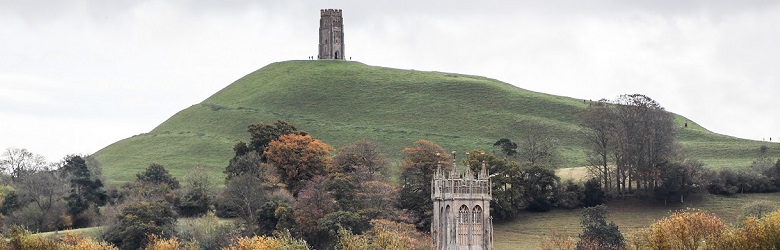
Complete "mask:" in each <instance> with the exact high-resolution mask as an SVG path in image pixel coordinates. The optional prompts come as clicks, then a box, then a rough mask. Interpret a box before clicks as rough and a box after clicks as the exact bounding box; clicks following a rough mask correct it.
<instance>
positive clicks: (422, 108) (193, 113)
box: [95, 60, 780, 183]
mask: <svg viewBox="0 0 780 250" xmlns="http://www.w3.org/2000/svg"><path fill="white" fill-rule="evenodd" d="M586 105H587V104H585V103H583V101H582V100H578V99H572V98H568V97H561V96H554V95H548V94H542V93H536V92H532V91H528V90H524V89H520V88H517V87H515V86H512V85H510V84H507V83H503V82H499V81H497V80H493V79H490V78H485V77H479V76H468V75H460V74H452V73H439V72H421V71H415V70H399V69H390V68H383V67H376V66H368V65H365V64H361V63H358V62H346V61H324V60H322V61H320V60H318V61H288V62H279V63H274V64H270V65H268V66H266V67H263V68H262V69H259V70H257V71H255V72H252V73H251V74H249V75H246V76H244V77H243V78H241V79H239V80H237V81H236V82H234V83H233V84H231V85H229V86H227V87H225V88H224V89H222V90H221V91H219V92H217V93H216V94H214V95H213V96H211V97H209V98H208V99H206V100H205V101H203V102H202V103H199V104H196V105H193V106H191V107H189V108H187V109H184V110H182V111H180V112H178V113H177V114H175V115H174V116H173V117H171V118H170V119H168V120H167V121H165V122H163V123H162V124H160V125H159V126H157V128H155V129H154V130H152V131H150V132H149V133H144V134H140V135H136V136H133V137H131V138H127V139H124V140H121V141H119V142H116V143H114V144H111V145H109V146H108V147H106V148H103V149H101V150H100V151H98V152H97V153H96V154H95V155H96V157H97V159H98V160H100V162H101V163H102V164H103V168H104V175H105V176H106V177H107V178H108V179H109V182H111V183H119V182H124V181H127V180H130V179H132V178H134V175H135V173H137V172H139V171H141V170H143V169H144V168H146V167H147V166H148V165H149V164H150V163H159V164H162V165H164V166H165V167H166V168H168V169H169V170H170V171H171V172H172V173H173V174H174V175H177V176H182V175H184V174H186V172H187V171H189V170H190V169H192V168H193V167H195V166H201V167H204V168H205V169H207V170H209V171H212V172H213V173H214V174H215V175H219V176H220V177H221V176H222V173H221V172H222V170H223V169H224V167H225V166H226V165H227V162H228V160H229V159H230V158H231V157H232V147H233V145H234V144H235V143H236V142H237V141H239V140H244V141H247V138H248V136H249V135H248V133H247V132H246V128H247V125H249V124H251V123H255V122H261V121H264V122H273V121H276V120H280V119H282V120H286V121H288V122H291V123H293V124H295V125H297V126H298V128H299V129H301V130H304V131H307V132H309V133H311V134H313V135H314V136H315V137H317V138H319V139H321V140H323V141H325V142H327V143H328V144H331V145H332V146H334V147H336V148H338V147H341V146H344V145H346V144H348V143H350V142H352V141H355V140H358V139H363V138H367V139H372V140H375V141H377V142H379V143H380V145H381V146H382V147H383V148H384V150H385V152H386V153H387V154H388V156H389V157H390V158H391V159H393V160H398V159H400V157H401V154H400V151H401V150H402V149H403V148H404V147H407V146H408V145H410V144H411V143H412V142H414V141H416V140H418V139H427V140H431V141H433V142H436V143H438V144H439V145H441V146H442V147H444V148H445V149H447V150H457V151H459V152H464V151H466V150H469V149H473V148H479V149H486V150H494V149H493V148H492V147H491V145H492V143H493V142H495V141H496V140H497V139H499V138H510V139H513V140H519V139H520V138H522V136H523V135H524V134H525V133H527V130H528V128H529V127H534V126H544V127H546V128H547V129H548V130H550V131H551V132H552V134H553V135H554V136H555V137H556V138H557V139H558V140H559V142H560V143H559V144H560V149H561V151H562V156H563V158H564V166H580V165H582V164H583V160H582V158H583V153H582V148H581V147H580V144H581V142H580V141H581V140H580V139H579V130H580V127H579V125H578V124H579V121H578V118H577V114H578V112H580V111H581V110H582V109H583V108H584V107H586ZM677 122H678V124H679V125H680V127H681V128H682V124H683V123H685V122H687V123H688V125H689V126H688V128H685V129H681V133H680V141H681V143H682V145H683V146H684V148H685V150H686V154H687V155H688V156H693V157H697V158H699V159H701V160H703V161H704V162H705V163H706V164H708V165H710V166H714V167H745V166H748V165H749V164H750V162H751V161H752V160H753V159H755V158H756V155H757V149H758V147H759V146H760V145H761V142H755V141H748V140H742V139H737V138H733V137H727V136H722V135H718V134H715V133H712V132H710V131H707V130H706V129H704V128H702V127H700V126H699V125H697V124H696V123H694V122H693V121H690V120H688V119H686V118H684V117H678V119H677ZM770 152H773V153H775V155H780V154H778V152H780V145H778V144H774V145H772V149H770Z"/></svg>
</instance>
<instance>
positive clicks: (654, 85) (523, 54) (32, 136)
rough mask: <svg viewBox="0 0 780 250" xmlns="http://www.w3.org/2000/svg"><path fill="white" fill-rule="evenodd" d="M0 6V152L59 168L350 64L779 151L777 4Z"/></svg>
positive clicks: (217, 0)
mask: <svg viewBox="0 0 780 250" xmlns="http://www.w3.org/2000/svg"><path fill="white" fill-rule="evenodd" d="M376 2H377V1H363V0H355V1H306V2H304V1H256V0H251V1H250V0H247V1H241V0H232V1H221V0H213V1H117V0H112V1H98V0H95V1H78V0H75V1H35V0H33V1H28V0H19V1H14V0H10V1H9V0H0V123H1V125H0V149H5V148H8V147H17V148H27V149H28V150H30V151H32V152H34V153H39V154H42V155H44V156H46V157H47V159H48V160H50V161H55V160H59V159H60V158H62V157H64V156H65V155H66V154H72V153H80V154H88V153H94V152H95V151H97V150H99V149H101V148H103V147H105V146H107V145H109V144H110V143H113V142H115V141H118V140H121V139H123V138H127V137H130V136H132V135H136V134H140V133H145V132H148V131H150V130H151V129H153V128H154V127H155V126H157V125H158V124H160V123H162V122H163V121H165V120H166V119H167V118H169V117H170V116H172V115H173V114H175V113H176V112H177V111H179V110H182V109H184V108H187V107H189V106H191V105H193V104H196V103H199V102H201V101H203V100H204V99H205V98H207V97H209V96H210V95H211V94H213V93H215V92H216V91H218V90H220V89H222V88H224V87H225V86H227V85H228V84H230V83H232V82H233V81H235V80H237V79H238V78H240V77H242V76H244V75H246V74H248V73H250V72H252V71H254V70H256V69H259V68H261V67H263V66H265V65H267V64H269V63H273V62H278V61H285V60H293V59H307V58H308V57H309V56H315V57H316V55H317V43H318V41H317V39H318V35H317V32H318V25H319V13H320V9H323V8H339V9H343V16H344V26H345V27H344V30H345V32H344V34H345V38H344V41H345V44H346V51H345V52H346V56H347V57H352V59H353V60H356V61H361V62H363V63H366V64H369V65H377V66H385V67H393V68H401V69H415V70H425V71H444V72H456V73H464V74H473V75H480V76H486V77H490V78H495V79H498V80H501V81H504V82H508V83H511V84H513V85H516V86H518V87H520V88H524V89H528V90H533V91H538V92H544V93H550V94H555V95H562V96H570V97H574V98H581V99H592V100H597V99H600V98H608V99H614V98H615V97H616V96H618V95H620V94H632V93H641V94H645V95H648V96H650V97H651V98H653V99H655V100H657V101H658V102H659V103H660V104H661V105H662V106H664V107H665V108H666V109H667V110H670V111H673V112H676V113H678V114H681V115H683V116H686V117H688V118H691V119H693V120H695V121H697V122H699V123H700V124H701V125H702V126H704V127H706V128H708V129H710V130H712V131H714V132H717V133H721V134H727V135H732V136H737V137H742V138H749V139H755V140H763V139H765V140H769V137H773V140H775V141H777V140H780V112H778V110H777V107H780V105H779V103H780V2H779V1H492V2H487V1H444V0H441V1H428V2H422V1H414V0H403V1H388V3H376Z"/></svg>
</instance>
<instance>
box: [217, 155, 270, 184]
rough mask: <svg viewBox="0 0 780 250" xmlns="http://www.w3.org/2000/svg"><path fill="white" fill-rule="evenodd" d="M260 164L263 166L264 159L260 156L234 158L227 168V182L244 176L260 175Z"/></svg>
mask: <svg viewBox="0 0 780 250" xmlns="http://www.w3.org/2000/svg"><path fill="white" fill-rule="evenodd" d="M260 164H263V158H262V157H261V156H260V155H258V154H244V155H239V156H236V157H234V158H233V159H231V160H230V164H228V166H227V168H225V171H223V173H225V175H226V176H225V180H227V181H229V180H230V179H233V178H234V177H237V176H240V175H244V174H258V171H259V170H260Z"/></svg>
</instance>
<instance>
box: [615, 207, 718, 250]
mask: <svg viewBox="0 0 780 250" xmlns="http://www.w3.org/2000/svg"><path fill="white" fill-rule="evenodd" d="M725 231H726V225H725V224H724V223H723V221H721V220H720V218H718V217H717V216H715V215H713V214H710V213H706V212H703V211H700V210H696V209H686V210H683V211H678V212H675V213H673V214H672V215H670V216H669V217H666V218H663V219H660V220H658V221H656V222H655V223H653V225H651V226H650V228H648V229H645V230H640V231H638V232H636V233H635V234H634V235H633V237H632V238H631V244H630V245H632V247H634V248H637V249H700V247H704V246H705V245H706V242H714V241H716V240H717V239H718V238H719V237H720V236H721V235H723V233H724V232H725Z"/></svg>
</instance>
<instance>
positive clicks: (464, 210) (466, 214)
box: [458, 205, 471, 246]
mask: <svg viewBox="0 0 780 250" xmlns="http://www.w3.org/2000/svg"><path fill="white" fill-rule="evenodd" d="M470 218H471V211H469V207H467V206H466V205H463V206H460V209H459V211H458V245H461V246H468V245H469V226H471V220H470Z"/></svg>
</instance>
